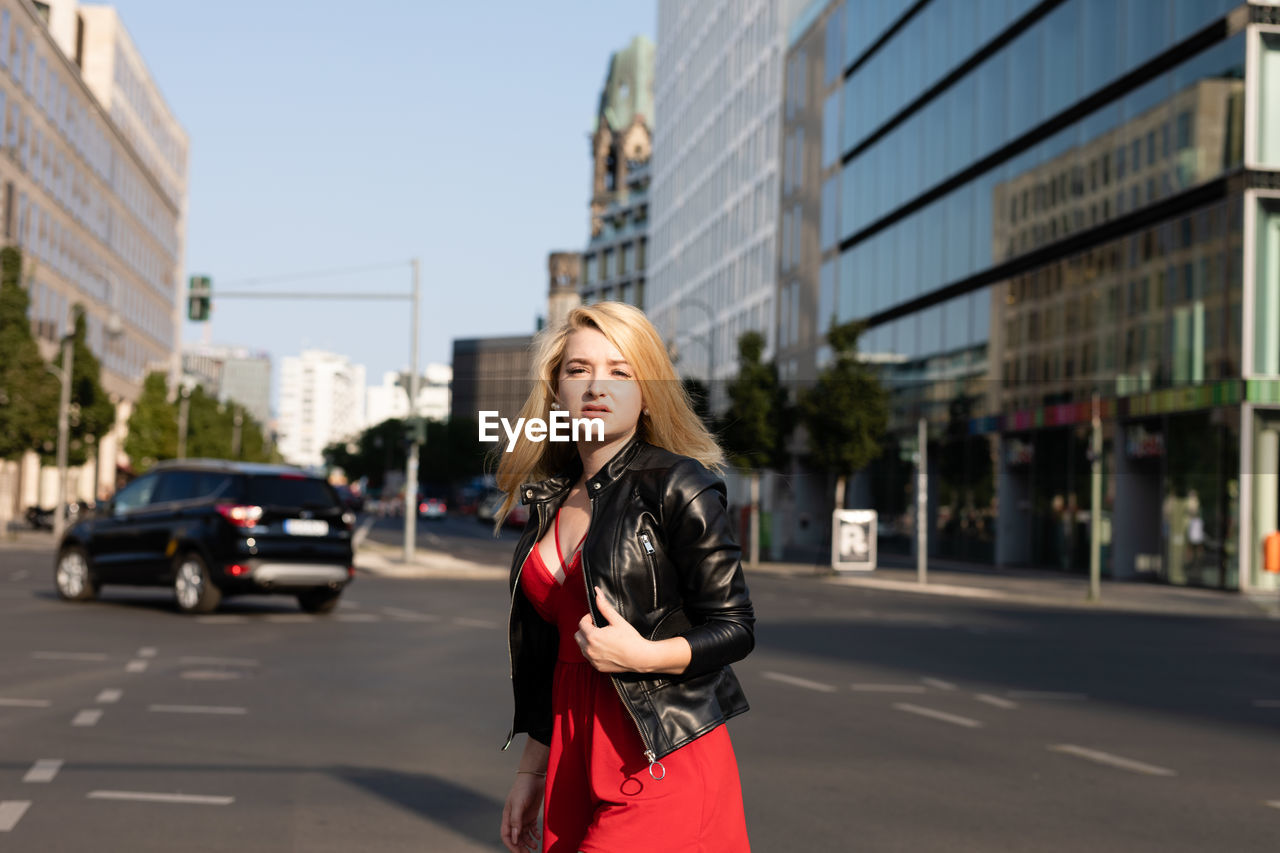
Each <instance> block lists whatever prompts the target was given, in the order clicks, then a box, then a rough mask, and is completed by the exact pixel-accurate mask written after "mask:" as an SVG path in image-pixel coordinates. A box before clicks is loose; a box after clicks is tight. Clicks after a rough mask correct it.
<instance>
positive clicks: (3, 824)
mask: <svg viewBox="0 0 1280 853" xmlns="http://www.w3.org/2000/svg"><path fill="white" fill-rule="evenodd" d="M30 805H31V801H30V800H0V832H9V831H10V830H12V829H13V828H14V827H15V826H17V825H18V821H20V820H22V815H23V814H24V813H25V812H26V810H27V808H28V807H30Z"/></svg>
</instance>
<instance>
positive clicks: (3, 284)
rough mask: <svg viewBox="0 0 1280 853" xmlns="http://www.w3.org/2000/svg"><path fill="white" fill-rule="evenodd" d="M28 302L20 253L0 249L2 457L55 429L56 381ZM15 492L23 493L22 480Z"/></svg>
mask: <svg viewBox="0 0 1280 853" xmlns="http://www.w3.org/2000/svg"><path fill="white" fill-rule="evenodd" d="M30 307H31V299H30V296H29V294H28V293H27V290H26V288H25V287H23V285H22V253H21V251H19V250H18V249H17V248H15V247H13V246H6V247H5V248H3V249H0V459H20V458H21V457H22V454H24V453H25V452H27V451H28V450H40V449H41V448H43V447H44V446H45V443H46V442H49V441H51V440H53V439H56V438H57V433H58V427H57V424H58V382H57V380H56V379H54V377H53V375H52V374H51V373H49V371H48V368H47V365H46V363H45V360H44V359H43V358H42V357H41V355H40V347H39V345H38V344H37V343H36V339H35V338H34V337H33V336H32V334H31V321H30V319H29V318H28V312H29V310H30ZM14 494H15V496H16V495H20V494H22V484H21V483H20V482H19V484H18V488H17V489H16V490H15V492H14ZM20 509H21V507H18V506H16V505H15V506H14V511H15V512H17V511H19V510H20Z"/></svg>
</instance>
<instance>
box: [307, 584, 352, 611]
mask: <svg viewBox="0 0 1280 853" xmlns="http://www.w3.org/2000/svg"><path fill="white" fill-rule="evenodd" d="M341 597H342V590H340V589H339V590H332V589H327V588H324V587H321V588H320V589H309V590H307V591H306V592H300V593H298V606H299V607H301V608H302V609H303V610H305V611H306V612H308V613H329V612H330V611H332V610H333V608H335V607H337V606H338V599H339V598H341Z"/></svg>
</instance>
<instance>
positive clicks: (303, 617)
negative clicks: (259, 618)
mask: <svg viewBox="0 0 1280 853" xmlns="http://www.w3.org/2000/svg"><path fill="white" fill-rule="evenodd" d="M267 621H268V622H284V623H286V624H288V623H293V622H314V621H316V618H315V617H314V616H309V615H307V614H306V613H272V614H271V615H270V616H268V617H267Z"/></svg>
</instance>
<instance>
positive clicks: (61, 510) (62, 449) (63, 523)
mask: <svg viewBox="0 0 1280 853" xmlns="http://www.w3.org/2000/svg"><path fill="white" fill-rule="evenodd" d="M72 318H73V319H72V322H71V327H70V328H69V329H67V331H66V334H64V335H63V336H62V368H61V369H57V368H52V367H51V368H50V371H51V372H52V373H54V375H56V376H57V377H58V378H59V379H60V380H62V393H61V396H60V397H59V399H58V489H57V493H56V494H57V496H58V498H57V504H55V506H54V510H53V541H54V542H61V541H62V534H63V533H64V532H66V529H67V516H66V503H67V443H68V441H69V439H70V432H71V366H72V361H73V359H74V358H75V320H74V313H73V315H72Z"/></svg>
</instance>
